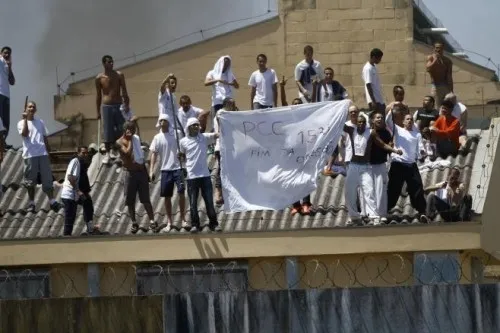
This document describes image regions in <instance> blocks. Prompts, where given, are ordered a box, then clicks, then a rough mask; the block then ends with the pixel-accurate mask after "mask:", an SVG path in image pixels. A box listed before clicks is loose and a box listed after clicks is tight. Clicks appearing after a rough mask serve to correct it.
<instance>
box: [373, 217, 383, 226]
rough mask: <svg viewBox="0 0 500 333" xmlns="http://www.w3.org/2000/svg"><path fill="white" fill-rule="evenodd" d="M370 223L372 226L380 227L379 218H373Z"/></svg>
mask: <svg viewBox="0 0 500 333" xmlns="http://www.w3.org/2000/svg"><path fill="white" fill-rule="evenodd" d="M372 221H373V225H374V226H379V225H382V222H381V219H380V218H379V217H375V218H374V219H373V220H372Z"/></svg>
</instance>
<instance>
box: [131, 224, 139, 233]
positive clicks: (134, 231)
mask: <svg viewBox="0 0 500 333" xmlns="http://www.w3.org/2000/svg"><path fill="white" fill-rule="evenodd" d="M137 231H139V225H138V224H137V223H133V224H132V228H130V232H131V233H132V234H134V235H135V234H136V233H137Z"/></svg>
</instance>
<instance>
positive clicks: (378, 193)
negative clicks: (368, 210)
mask: <svg viewBox="0 0 500 333" xmlns="http://www.w3.org/2000/svg"><path fill="white" fill-rule="evenodd" d="M372 175H373V185H374V190H375V207H376V211H377V214H376V215H377V216H380V217H386V216H387V183H388V182H389V170H388V169H387V164H386V163H380V164H372Z"/></svg>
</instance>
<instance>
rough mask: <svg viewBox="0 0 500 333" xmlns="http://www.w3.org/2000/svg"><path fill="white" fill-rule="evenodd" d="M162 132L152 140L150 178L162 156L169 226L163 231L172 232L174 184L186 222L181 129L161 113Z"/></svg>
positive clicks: (164, 193)
mask: <svg viewBox="0 0 500 333" xmlns="http://www.w3.org/2000/svg"><path fill="white" fill-rule="evenodd" d="M159 123H160V128H161V132H160V133H158V134H156V135H155V136H154V138H153V142H151V146H150V148H149V150H150V151H151V153H152V154H151V163H150V171H149V178H150V179H151V180H153V179H154V178H155V177H154V173H155V164H156V161H157V159H158V156H159V157H160V169H161V180H160V184H161V186H160V187H161V189H160V196H161V197H163V198H165V211H166V212H167V226H166V227H165V229H163V232H170V230H171V229H172V195H173V194H174V185H175V186H176V187H177V194H178V196H179V209H180V213H181V219H182V221H183V226H185V222H186V197H185V196H184V180H183V177H182V169H181V164H180V163H179V158H178V156H177V142H176V136H178V135H180V133H179V131H177V133H175V132H174V130H173V128H172V126H170V122H169V117H168V116H167V115H166V114H161V115H160V117H159Z"/></svg>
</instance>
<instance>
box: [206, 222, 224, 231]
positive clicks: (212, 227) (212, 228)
mask: <svg viewBox="0 0 500 333" xmlns="http://www.w3.org/2000/svg"><path fill="white" fill-rule="evenodd" d="M209 228H210V230H211V231H213V232H221V231H222V228H221V227H220V225H218V224H217V225H215V226H214V225H209Z"/></svg>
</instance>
